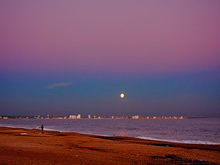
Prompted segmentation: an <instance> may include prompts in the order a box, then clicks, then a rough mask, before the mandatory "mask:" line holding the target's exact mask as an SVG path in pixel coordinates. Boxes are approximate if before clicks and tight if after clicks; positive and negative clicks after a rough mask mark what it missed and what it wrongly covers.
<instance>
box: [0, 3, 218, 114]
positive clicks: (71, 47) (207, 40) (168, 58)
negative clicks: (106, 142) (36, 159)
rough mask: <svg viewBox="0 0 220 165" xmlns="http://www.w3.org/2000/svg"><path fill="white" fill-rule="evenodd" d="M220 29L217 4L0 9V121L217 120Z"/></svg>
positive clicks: (31, 5) (9, 5)
mask: <svg viewBox="0 0 220 165" xmlns="http://www.w3.org/2000/svg"><path fill="white" fill-rule="evenodd" d="M219 29H220V1H218V0H212V1H210V0H179V1H174V0H172V1H170V0H167V1H162V0H155V1H147V0H137V1H131V0H111V1H105V0H94V1H90V0H75V1H69V0H64V1H58V0H53V1H52V0H39V1H28V0H21V1H16V0H9V1H0V36H1V37H0V115H2V116H4V115H11V116H16V115H47V114H50V115H52V114H56V115H69V114H82V115H88V114H91V115H142V116H154V115H155V116H165V115H179V116H180V115H184V116H207V117H217V116H218V117H220V30H219ZM122 92H123V93H124V94H125V98H124V99H121V98H120V93H122Z"/></svg>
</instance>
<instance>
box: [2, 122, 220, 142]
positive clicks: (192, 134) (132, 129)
mask: <svg viewBox="0 0 220 165" xmlns="http://www.w3.org/2000/svg"><path fill="white" fill-rule="evenodd" d="M41 124H43V125H44V127H45V130H56V131H62V132H78V133H83V134H93V135H102V136H129V137H136V138H142V139H150V140H162V141H171V142H181V143H193V144H220V118H207V119H184V120H174V119H169V120H165V119H157V120H153V119H72V120H71V119H67V120H59V119H50V120H47V119H27V120H25V119H24V120H21V119H20V120H0V126H3V127H17V128H28V129H33V128H34V129H36V128H37V129H39V127H40V125H41Z"/></svg>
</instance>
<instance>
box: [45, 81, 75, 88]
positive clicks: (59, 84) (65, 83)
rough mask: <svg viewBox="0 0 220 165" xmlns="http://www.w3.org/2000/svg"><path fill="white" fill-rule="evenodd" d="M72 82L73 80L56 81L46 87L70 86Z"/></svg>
mask: <svg viewBox="0 0 220 165" xmlns="http://www.w3.org/2000/svg"><path fill="white" fill-rule="evenodd" d="M71 84H72V83H71V82H63V83H55V84H51V85H48V86H46V88H49V89H51V88H56V87H67V86H70V85H71Z"/></svg>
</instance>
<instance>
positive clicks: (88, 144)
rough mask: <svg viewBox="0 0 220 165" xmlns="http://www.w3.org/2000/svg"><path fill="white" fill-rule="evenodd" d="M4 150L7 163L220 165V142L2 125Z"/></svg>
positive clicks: (0, 137)
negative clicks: (190, 141) (168, 140)
mask: <svg viewBox="0 0 220 165" xmlns="http://www.w3.org/2000/svg"><path fill="white" fill-rule="evenodd" d="M0 152H1V153H2V154H1V155H0V162H2V163H3V164H29V163H31V164H33V163H34V164H53V163H56V164H115V163H116V164H134V163H137V164H146V163H152V164H155V163H157V164H164V163H168V164H181V163H189V164H190V163H192V164H220V145H204V144H185V143H172V142H164V141H155V140H144V139H138V138H133V137H122V136H108V137H106V136H97V135H88V134H80V133H74V132H59V131H44V134H41V131H40V130H37V129H23V128H9V127H0ZM35 155H37V156H36V158H37V159H36V158H34V159H33V157H35ZM73 160H74V161H73Z"/></svg>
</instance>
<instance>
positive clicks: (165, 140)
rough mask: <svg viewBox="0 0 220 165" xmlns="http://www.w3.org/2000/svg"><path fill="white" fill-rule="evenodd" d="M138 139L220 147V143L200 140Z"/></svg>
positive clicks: (140, 137)
mask: <svg viewBox="0 0 220 165" xmlns="http://www.w3.org/2000/svg"><path fill="white" fill-rule="evenodd" d="M136 138H139V139H144V140H155V141H163V142H173V143H185V144H208V145H220V143H216V142H210V141H200V140H170V139H158V138H151V137H142V136H138V137H136Z"/></svg>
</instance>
